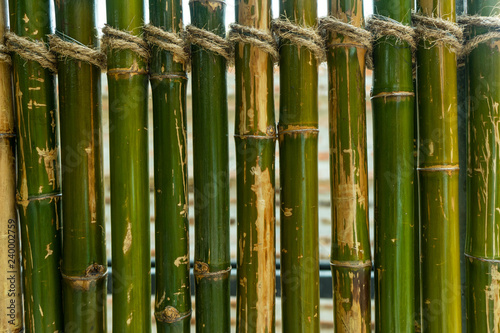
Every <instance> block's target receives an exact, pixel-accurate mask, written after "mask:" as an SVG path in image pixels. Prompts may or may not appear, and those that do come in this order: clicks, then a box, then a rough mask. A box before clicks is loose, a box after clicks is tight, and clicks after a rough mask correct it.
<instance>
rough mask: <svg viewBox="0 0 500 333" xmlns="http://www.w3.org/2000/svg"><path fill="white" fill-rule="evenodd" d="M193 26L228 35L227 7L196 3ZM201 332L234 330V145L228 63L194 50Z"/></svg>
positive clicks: (217, 0) (214, 0)
mask: <svg viewBox="0 0 500 333" xmlns="http://www.w3.org/2000/svg"><path fill="white" fill-rule="evenodd" d="M189 6H190V11H191V24H192V25H193V26H195V27H196V28H199V29H204V30H207V31H210V32H213V33H215V34H216V35H218V36H221V37H223V36H224V35H225V25H224V14H225V7H226V3H225V2H224V1H221V0H190V2H189ZM191 67H192V80H193V81H192V91H193V95H192V96H193V161H194V169H193V171H194V209H195V258H194V260H195V265H194V275H195V287H196V331H197V332H221V333H223V332H229V331H230V328H231V317H230V290H229V276H230V272H231V264H230V252H229V163H228V159H229V147H228V139H227V135H228V123H227V91H226V89H227V88H226V84H227V83H226V59H225V58H224V57H222V56H220V55H218V54H216V53H214V52H213V51H209V50H207V49H205V48H203V47H201V46H199V45H196V44H192V46H191Z"/></svg>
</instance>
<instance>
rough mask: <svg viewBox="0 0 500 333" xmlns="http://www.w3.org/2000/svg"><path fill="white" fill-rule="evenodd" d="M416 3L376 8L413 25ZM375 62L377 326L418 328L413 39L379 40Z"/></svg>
mask: <svg viewBox="0 0 500 333" xmlns="http://www.w3.org/2000/svg"><path fill="white" fill-rule="evenodd" d="M411 8H412V4H411V1H384V0H376V1H374V12H375V13H378V14H380V15H383V16H386V17H389V18H390V19H393V20H395V21H397V22H400V23H401V24H403V25H411V16H410V15H411ZM373 66H374V70H373V89H372V92H371V100H372V107H373V132H374V178H375V182H374V184H375V192H374V193H375V313H376V315H375V327H376V331H377V332H414V330H415V319H416V318H415V317H416V315H415V310H416V309H415V300H414V299H415V296H416V295H415V291H414V285H415V279H417V280H418V277H415V272H418V270H415V268H414V266H415V250H414V249H415V245H414V239H415V237H414V232H415V230H414V226H415V213H414V205H415V198H414V195H415V189H414V187H415V164H414V160H415V157H414V149H415V147H414V129H415V124H414V121H415V118H414V117H415V116H414V105H415V104H414V103H415V94H414V86H413V75H412V50H411V48H410V46H409V44H408V42H405V41H402V40H398V39H397V38H396V37H394V36H386V37H381V38H380V39H378V40H377V41H375V44H374V50H373ZM417 244H418V243H417ZM417 255H418V251H417ZM417 262H418V258H417ZM417 297H418V295H417Z"/></svg>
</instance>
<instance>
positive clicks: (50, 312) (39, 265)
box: [10, 0, 63, 332]
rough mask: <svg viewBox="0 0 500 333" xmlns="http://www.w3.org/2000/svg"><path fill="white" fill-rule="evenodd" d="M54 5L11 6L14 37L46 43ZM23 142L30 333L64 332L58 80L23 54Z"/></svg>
mask: <svg viewBox="0 0 500 333" xmlns="http://www.w3.org/2000/svg"><path fill="white" fill-rule="evenodd" d="M49 18H50V5H49V1H48V0H40V1H35V2H33V1H27V0H10V22H11V31H12V32H13V33H15V34H17V35H18V36H22V37H28V38H30V39H31V40H38V41H42V42H44V43H45V42H46V38H47V37H46V36H47V35H48V34H50V33H51V26H50V19H49ZM12 63H13V67H12V72H13V81H14V98H15V110H16V132H17V133H18V142H17V157H18V161H17V165H18V170H17V174H18V180H17V204H18V212H19V217H20V224H21V236H22V244H23V245H22V256H23V275H24V279H23V290H24V308H25V329H26V330H27V331H28V332H33V331H37V330H38V329H39V328H41V327H43V328H44V329H45V330H47V331H51V332H55V331H62V330H63V315H62V298H61V275H60V272H59V262H60V259H61V237H60V228H61V207H60V204H61V197H60V195H61V192H60V181H59V148H58V114H57V109H56V101H55V99H56V95H55V85H54V81H55V76H54V75H53V73H51V72H50V71H49V70H48V69H45V68H43V67H42V66H41V65H40V64H39V63H37V62H35V61H32V60H25V59H23V58H21V57H20V56H19V55H18V54H14V55H13V58H12Z"/></svg>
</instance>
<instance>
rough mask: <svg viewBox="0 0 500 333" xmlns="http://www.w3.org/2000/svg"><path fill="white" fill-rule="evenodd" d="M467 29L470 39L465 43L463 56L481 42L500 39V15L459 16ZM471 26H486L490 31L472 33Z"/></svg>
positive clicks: (458, 19)
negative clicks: (473, 35)
mask: <svg viewBox="0 0 500 333" xmlns="http://www.w3.org/2000/svg"><path fill="white" fill-rule="evenodd" d="M457 21H458V23H460V24H461V25H462V26H463V28H464V31H465V35H466V36H467V38H468V40H467V41H466V42H465V43H464V46H463V49H462V52H461V57H463V58H464V57H466V56H467V55H468V54H469V53H471V52H472V50H474V49H475V48H476V47H478V46H479V44H481V43H485V42H487V41H489V40H492V39H500V17H498V16H479V15H471V16H469V15H462V16H459V17H458V18H457ZM471 28H484V29H487V30H488V31H487V32H485V33H482V34H477V35H476V36H475V37H473V38H470V37H471V35H472V31H471V30H472V29H471Z"/></svg>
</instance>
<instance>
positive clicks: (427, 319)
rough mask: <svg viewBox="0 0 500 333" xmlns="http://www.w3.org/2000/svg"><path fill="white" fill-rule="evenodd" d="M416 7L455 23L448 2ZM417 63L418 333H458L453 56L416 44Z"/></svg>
mask: <svg viewBox="0 0 500 333" xmlns="http://www.w3.org/2000/svg"><path fill="white" fill-rule="evenodd" d="M417 9H418V10H419V12H421V13H422V15H426V16H429V17H438V18H442V19H444V20H449V21H451V22H454V21H455V1H453V0H449V1H436V0H432V1H430V0H420V1H418V2H417ZM417 65H418V66H417V93H418V119H419V124H418V128H419V157H418V168H419V169H418V173H419V187H420V188H419V191H420V223H421V225H420V230H421V234H420V242H421V243H420V246H421V256H420V257H421V278H422V290H421V294H422V331H423V332H460V331H461V295H460V252H459V251H460V250H459V207H458V206H459V205H458V171H459V168H458V144H457V73H456V71H457V64H456V55H455V53H453V52H452V51H451V50H450V49H449V48H448V47H447V46H446V45H444V44H443V43H432V40H430V41H429V40H421V41H420V43H419V46H418V50H417Z"/></svg>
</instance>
